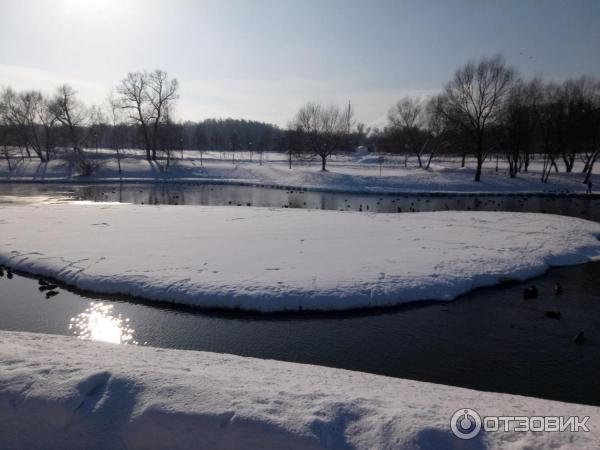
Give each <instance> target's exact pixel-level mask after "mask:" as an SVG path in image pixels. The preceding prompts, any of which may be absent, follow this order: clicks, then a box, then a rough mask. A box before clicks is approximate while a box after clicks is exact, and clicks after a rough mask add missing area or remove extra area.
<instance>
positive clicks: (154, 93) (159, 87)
mask: <svg viewBox="0 0 600 450" xmlns="http://www.w3.org/2000/svg"><path fill="white" fill-rule="evenodd" d="M178 88H179V84H178V82H177V80H176V79H169V77H168V74H167V72H164V71H162V70H158V69H157V70H155V71H154V72H151V73H148V72H145V71H144V72H135V73H129V74H127V77H125V78H124V79H123V80H122V81H121V84H120V85H119V86H118V88H117V92H118V94H119V97H120V104H121V107H122V108H124V109H126V110H128V111H129V114H128V117H129V119H130V120H132V121H133V122H134V123H137V124H138V125H139V127H140V129H141V131H142V136H143V139H144V144H145V147H146V158H147V159H148V161H151V160H156V150H157V143H158V139H159V136H158V134H159V131H160V129H161V127H160V125H161V123H163V122H165V115H166V114H165V112H166V110H167V109H171V110H172V109H173V106H174V103H175V101H176V100H177V98H178V93H177V91H178Z"/></svg>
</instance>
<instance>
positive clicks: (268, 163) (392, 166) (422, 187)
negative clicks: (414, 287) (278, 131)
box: [0, 151, 600, 193]
mask: <svg viewBox="0 0 600 450" xmlns="http://www.w3.org/2000/svg"><path fill="white" fill-rule="evenodd" d="M184 156H185V158H184V159H183V160H180V159H175V160H174V161H173V166H172V167H171V168H170V169H169V171H168V172H167V173H163V172H161V171H160V169H159V167H158V166H157V165H156V164H153V165H150V164H149V163H148V162H147V161H146V160H145V159H144V158H143V157H142V155H141V154H140V153H139V152H133V151H129V152H126V158H124V159H123V161H122V164H121V165H122V174H119V173H118V168H117V161H116V159H115V158H114V152H110V151H103V152H101V153H100V156H99V157H100V158H101V159H103V160H104V165H103V166H102V168H101V169H100V170H98V172H97V173H96V174H94V175H93V176H91V177H85V178H83V177H79V176H77V174H76V171H75V170H74V168H73V166H71V165H69V164H68V163H66V162H65V161H63V160H60V159H58V160H53V161H51V162H49V163H47V164H40V163H39V162H38V161H36V160H33V161H29V160H25V161H23V162H19V163H18V164H17V166H16V167H15V168H14V169H13V170H12V171H9V170H8V166H7V164H6V162H5V161H2V160H0V181H4V182H6V181H36V182H50V181H77V182H85V181H87V182H97V181H119V180H123V181H202V182H219V183H238V184H250V185H258V186H261V185H264V186H288V187H294V188H302V189H315V190H330V191H348V192H350V191H352V192H377V193H383V192H579V193H581V192H585V190H586V186H585V185H583V183H582V180H583V176H582V174H581V173H580V170H581V167H580V165H578V166H577V168H576V170H575V171H574V172H573V173H564V172H561V173H552V175H551V176H550V181H549V182H548V183H546V184H544V183H541V182H540V163H539V161H537V160H536V161H534V162H533V163H532V165H531V171H530V172H529V173H526V174H525V173H522V174H519V176H518V177H517V178H514V179H511V178H509V177H508V175H507V173H506V167H505V166H506V164H504V163H502V162H501V163H500V171H499V172H496V171H495V162H494V161H492V160H490V161H488V162H487V163H486V166H485V171H484V174H483V177H482V181H481V182H480V183H476V182H474V181H473V178H474V174H475V163H474V161H473V160H469V161H468V164H467V167H465V168H461V167H460V160H459V159H458V158H438V159H436V160H434V163H433V164H432V166H431V169H430V170H424V169H419V168H418V166H417V165H416V161H415V160H414V159H411V160H409V164H408V167H404V158H403V157H402V156H386V157H385V163H384V165H383V168H382V172H381V175H379V164H378V163H377V157H376V156H374V155H366V156H356V155H349V156H348V155H340V156H337V157H334V158H331V160H330V161H329V162H328V171H327V172H322V171H321V170H320V163H319V162H318V161H315V162H313V163H303V164H300V163H297V162H294V165H293V168H292V169H291V170H290V169H289V168H288V164H287V161H286V155H285V154H280V153H265V155H264V163H263V164H262V165H261V164H259V162H258V155H257V154H256V153H255V154H254V155H253V156H252V160H251V159H250V155H249V154H247V153H241V152H240V153H238V154H236V157H235V159H234V160H235V163H233V162H232V155H231V153H223V152H205V153H204V155H203V159H202V162H201V161H200V156H199V152H195V151H188V152H185V155H184ZM175 157H179V156H178V153H176V154H175ZM598 170H600V164H598ZM593 181H594V184H595V185H596V186H600V176H599V175H598V172H596V174H595V175H594V177H593ZM596 190H597V188H596Z"/></svg>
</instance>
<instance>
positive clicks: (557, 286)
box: [554, 283, 563, 295]
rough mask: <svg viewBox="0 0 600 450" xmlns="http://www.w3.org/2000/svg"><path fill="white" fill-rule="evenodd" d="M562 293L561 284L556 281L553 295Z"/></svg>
mask: <svg viewBox="0 0 600 450" xmlns="http://www.w3.org/2000/svg"><path fill="white" fill-rule="evenodd" d="M562 293H563V287H562V285H561V284H560V283H556V284H555V285H554V294H555V295H560V294H562Z"/></svg>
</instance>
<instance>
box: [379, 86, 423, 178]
mask: <svg viewBox="0 0 600 450" xmlns="http://www.w3.org/2000/svg"><path fill="white" fill-rule="evenodd" d="M426 112H427V111H426V103H425V101H423V100H421V99H417V98H412V97H404V98H402V99H401V100H399V101H398V102H397V103H396V104H395V105H394V106H393V107H392V108H391V109H390V110H389V112H388V120H389V122H390V129H391V130H392V132H394V131H395V132H396V133H397V134H398V135H400V137H401V139H400V140H401V141H402V144H403V147H404V149H405V150H406V151H410V152H411V153H414V154H415V156H416V157H417V160H418V162H419V167H423V162H422V156H423V154H424V153H425V151H426V148H427V144H428V136H427V134H426V133H425V131H424V129H423V128H424V127H425V125H426V121H427V117H426ZM405 162H406V158H405Z"/></svg>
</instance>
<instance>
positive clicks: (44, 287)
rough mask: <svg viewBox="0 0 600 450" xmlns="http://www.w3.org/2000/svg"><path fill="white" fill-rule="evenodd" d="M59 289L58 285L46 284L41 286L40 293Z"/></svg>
mask: <svg viewBox="0 0 600 450" xmlns="http://www.w3.org/2000/svg"><path fill="white" fill-rule="evenodd" d="M57 287H58V285H56V284H44V285H42V286H40V287H39V288H38V289H39V291H40V292H44V291H52V290H54V289H56V288H57Z"/></svg>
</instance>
